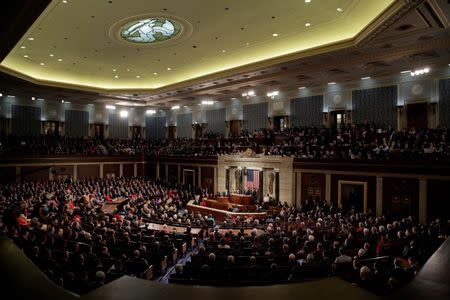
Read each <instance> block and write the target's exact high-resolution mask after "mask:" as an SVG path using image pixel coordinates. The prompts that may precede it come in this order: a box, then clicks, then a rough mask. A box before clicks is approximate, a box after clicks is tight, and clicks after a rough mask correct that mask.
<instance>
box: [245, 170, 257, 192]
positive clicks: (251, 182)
mask: <svg viewBox="0 0 450 300" xmlns="http://www.w3.org/2000/svg"><path fill="white" fill-rule="evenodd" d="M259 172H260V171H258V170H247V184H246V185H245V188H246V189H247V190H249V189H253V188H254V189H257V190H258V189H259Z"/></svg>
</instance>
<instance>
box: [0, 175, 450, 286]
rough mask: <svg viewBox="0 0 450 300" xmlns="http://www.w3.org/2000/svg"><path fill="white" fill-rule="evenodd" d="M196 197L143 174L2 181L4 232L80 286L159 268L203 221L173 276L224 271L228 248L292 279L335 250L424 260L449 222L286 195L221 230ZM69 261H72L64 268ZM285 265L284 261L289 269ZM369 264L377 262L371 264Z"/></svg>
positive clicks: (355, 261) (359, 257)
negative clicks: (259, 216)
mask: <svg viewBox="0 0 450 300" xmlns="http://www.w3.org/2000/svg"><path fill="white" fill-rule="evenodd" d="M116 197H127V198H129V201H128V202H126V203H124V204H123V205H121V206H120V207H119V208H118V210H117V211H115V212H113V213H112V214H105V213H104V212H103V210H102V208H103V205H105V203H107V202H109V201H111V199H114V198H116ZM192 197H195V194H194V193H193V192H192V191H190V190H188V189H185V188H183V187H172V186H164V185H163V184H161V183H158V182H154V181H152V180H150V179H148V178H119V179H95V180H94V179H91V180H79V181H70V180H67V181H50V182H45V183H17V184H9V185H1V186H0V208H1V214H2V215H3V226H2V232H3V233H4V234H6V235H8V236H10V237H11V238H12V239H13V240H14V241H15V242H16V244H17V245H18V246H19V247H21V248H22V249H23V250H24V252H25V253H26V254H27V255H28V256H30V257H31V259H32V260H33V261H35V263H36V264H37V265H38V266H39V267H40V268H41V269H42V270H43V271H44V272H46V273H47V274H48V275H49V277H50V278H52V279H53V280H54V281H55V282H57V283H58V284H60V285H62V286H64V287H66V288H67V289H69V290H72V291H75V292H78V293H85V292H87V291H90V290H91V289H93V288H95V287H97V286H99V285H101V284H103V283H106V282H109V281H110V280H113V279H114V278H117V277H118V276H121V275H123V274H129V275H134V276H138V277H144V278H151V277H154V276H155V275H156V276H158V275H161V274H164V271H165V269H166V266H167V264H169V265H170V264H176V263H177V259H178V257H180V256H183V255H185V254H186V251H187V249H189V247H191V246H195V243H192V241H193V239H194V238H195V237H194V235H193V234H192V233H191V231H190V229H189V228H190V227H189V225H193V226H195V227H200V228H203V232H205V231H208V229H207V228H209V230H210V232H209V233H208V237H207V238H206V239H205V240H204V241H203V244H202V246H201V247H199V249H198V251H196V252H195V255H193V258H192V261H191V263H190V266H189V267H187V269H186V273H184V271H182V272H181V273H180V272H179V274H178V275H179V278H178V280H181V281H183V280H184V281H185V282H192V280H197V279H200V280H201V279H202V278H204V277H203V275H199V274H203V273H204V272H206V273H208V274H209V276H208V278H210V279H211V278H218V277H217V276H218V274H219V273H220V274H222V272H219V270H220V264H221V261H223V260H224V259H223V258H222V256H223V257H225V256H226V257H227V262H228V256H230V255H231V256H232V257H233V258H230V259H229V260H230V263H231V260H234V263H235V264H236V262H237V263H239V265H238V267H239V268H241V267H242V266H241V265H240V262H242V259H244V260H246V259H247V258H248V261H249V262H250V261H253V262H254V263H255V264H256V266H258V267H260V266H261V267H263V268H265V269H266V271H265V272H261V273H259V274H263V273H264V274H266V273H267V272H269V273H270V272H272V273H270V274H272V275H270V274H269V273H267V274H269V275H268V276H269V277H264V278H274V276H275V277H276V276H278V275H274V274H275V273H276V274H281V273H283V274H285V275H287V276H286V277H285V278H284V277H283V278H282V277H276V278H280V279H281V280H289V279H290V280H296V278H301V277H304V276H303V275H302V274H303V272H304V271H298V272H297V271H295V270H296V269H298V270H304V269H305V268H300V267H301V266H300V264H301V265H302V266H307V264H308V263H309V264H316V263H317V264H320V266H321V270H322V267H323V272H324V273H320V275H321V276H324V274H328V272H329V270H330V263H331V264H333V262H337V260H336V259H337V257H338V256H337V254H336V253H342V254H343V257H342V258H341V259H342V260H344V261H346V259H347V260H348V258H350V260H349V261H346V262H347V263H351V265H352V267H353V268H352V269H351V270H350V271H347V272H345V273H344V274H343V275H346V276H347V277H349V278H355V276H353V275H354V272H355V270H358V268H359V269H361V268H360V265H359V263H361V262H362V261H364V260H366V259H371V258H373V257H377V256H380V257H384V256H388V258H389V259H390V260H392V259H394V258H396V257H399V258H402V259H403V260H401V262H402V263H406V260H407V259H408V258H410V261H411V262H417V265H421V264H423V263H424V262H425V260H426V259H427V258H428V257H429V256H430V255H431V253H433V252H434V250H435V249H436V248H437V247H438V245H439V244H440V242H442V240H443V239H444V238H445V236H447V235H448V228H446V227H445V226H443V224H442V223H441V222H439V221H435V222H433V223H431V224H430V225H428V226H424V225H419V224H416V223H414V222H413V220H412V219H411V218H405V219H402V220H398V221H395V222H394V221H393V220H390V219H388V218H375V217H373V216H371V215H362V214H356V213H354V212H350V213H342V212H339V211H337V210H336V209H335V208H334V209H333V208H330V207H328V206H327V205H317V206H316V207H314V208H311V209H307V208H303V209H298V208H295V207H289V206H287V205H283V206H282V207H281V208H280V210H279V212H274V213H273V214H270V215H269V216H268V217H267V219H266V220H264V221H263V222H261V223H260V224H256V223H255V222H254V221H255V220H252V218H251V217H244V218H243V220H242V224H246V225H247V226H253V227H255V229H254V230H253V231H252V233H251V234H247V233H246V231H243V230H241V231H239V232H238V233H237V234H233V233H228V232H226V233H222V231H221V230H220V229H219V227H220V226H221V225H222V224H214V223H211V222H209V221H210V219H211V218H212V220H213V221H214V219H213V217H212V216H202V215H201V214H198V213H193V212H186V211H185V210H184V208H183V207H184V205H185V203H186V201H187V200H189V199H192ZM154 220H155V222H161V221H163V222H166V223H170V222H172V223H173V224H176V225H182V226H185V228H186V230H183V231H178V232H174V231H169V230H168V229H167V228H168V227H165V226H162V227H161V229H158V230H156V231H155V230H154V229H152V227H151V226H150V225H151V224H152V223H153V221H154ZM256 227H257V228H256ZM200 237H201V236H200ZM341 248H342V249H341ZM340 249H341V250H340ZM219 250H220V251H219ZM211 253H213V255H211ZM374 253H375V254H374ZM206 255H207V257H208V263H206V264H205V263H204V259H205V257H206ZM354 256H356V258H354ZM212 257H214V258H212ZM241 257H244V258H241ZM252 257H255V258H254V259H253V258H252ZM339 257H340V256H339ZM260 263H262V265H261V264H260ZM305 263H306V265H305ZM377 263H378V261H377ZM68 265H70V266H71V268H66V267H67V266H68ZM286 267H287V268H289V270H290V271H289V272H287V273H286V272H285V271H286ZM368 267H369V271H370V272H373V273H374V272H375V269H373V266H368ZM410 267H413V265H411V266H410ZM185 268H186V267H185ZM314 268H315V267H314ZM314 268H313V269H314ZM355 268H356V269H355ZM176 269H177V270H179V269H180V267H179V266H178V267H177V268H176ZM387 269H388V268H387ZM202 270H203V271H202ZM283 270H284V271H283ZM336 270H339V268H336ZM363 270H366V269H361V272H362V271H363ZM235 273H236V272H234V271H233V272H232V275H233V274H235ZM312 273H314V272H312ZM362 273H364V274H365V273H367V272H366V271H364V272H362ZM371 274H372V273H371ZM386 274H391V273H386ZM184 276H186V277H184ZM271 276H272V277H271ZM280 276H281V275H280ZM283 276H284V275H283ZM389 276H390V275H389ZM230 278H233V277H230ZM391 278H392V280H391V281H392V282H394V283H395V282H396V281H398V282H403V279H400V278H397V277H394V276H390V277H389V278H387V280H389V279H391ZM250 279H251V278H250ZM250 279H249V280H250ZM174 280H175V278H174ZM205 280H206V282H209V283H211V281H210V280H209V281H208V279H205ZM249 280H248V281H249ZM214 283H215V284H217V281H214ZM361 285H364V284H362V283H361Z"/></svg>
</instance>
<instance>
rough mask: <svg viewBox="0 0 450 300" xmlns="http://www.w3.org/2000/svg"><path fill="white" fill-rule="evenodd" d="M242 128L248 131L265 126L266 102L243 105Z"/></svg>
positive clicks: (251, 131)
mask: <svg viewBox="0 0 450 300" xmlns="http://www.w3.org/2000/svg"><path fill="white" fill-rule="evenodd" d="M242 108H243V114H244V128H245V129H246V130H248V131H249V132H250V133H253V132H254V131H255V130H259V129H261V128H267V118H268V111H269V109H268V104H267V102H264V103H256V104H247V105H243V107H242Z"/></svg>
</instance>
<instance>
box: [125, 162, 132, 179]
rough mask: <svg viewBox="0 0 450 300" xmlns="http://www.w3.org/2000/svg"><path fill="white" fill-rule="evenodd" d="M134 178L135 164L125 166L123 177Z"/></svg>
mask: <svg viewBox="0 0 450 300" xmlns="http://www.w3.org/2000/svg"><path fill="white" fill-rule="evenodd" d="M133 176H134V164H123V177H133Z"/></svg>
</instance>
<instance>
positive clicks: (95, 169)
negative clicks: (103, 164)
mask: <svg viewBox="0 0 450 300" xmlns="http://www.w3.org/2000/svg"><path fill="white" fill-rule="evenodd" d="M77 174H78V178H91V177H92V178H99V177H100V164H92V165H79V166H78V169H77Z"/></svg>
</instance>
